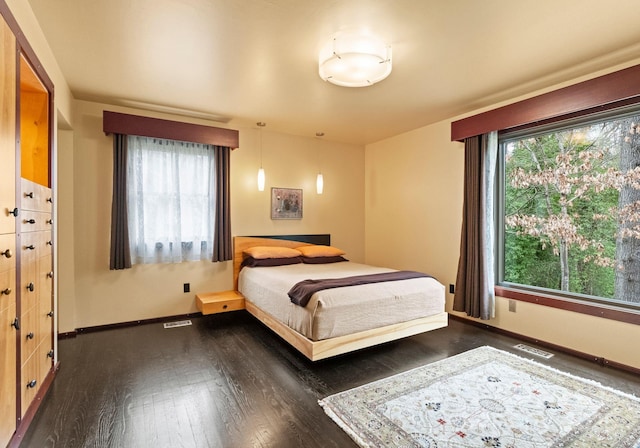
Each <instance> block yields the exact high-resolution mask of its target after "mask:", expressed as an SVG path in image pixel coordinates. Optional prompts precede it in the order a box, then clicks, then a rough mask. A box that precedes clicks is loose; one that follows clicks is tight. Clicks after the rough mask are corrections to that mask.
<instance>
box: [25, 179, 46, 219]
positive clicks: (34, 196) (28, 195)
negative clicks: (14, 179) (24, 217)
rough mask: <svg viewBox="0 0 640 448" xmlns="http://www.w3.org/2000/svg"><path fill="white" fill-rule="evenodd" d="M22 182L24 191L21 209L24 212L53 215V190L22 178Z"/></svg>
mask: <svg viewBox="0 0 640 448" xmlns="http://www.w3.org/2000/svg"><path fill="white" fill-rule="evenodd" d="M20 182H21V183H20V188H21V189H22V197H21V198H20V208H21V209H22V210H33V211H40V212H48V213H51V210H52V208H53V207H52V203H53V202H52V201H53V199H52V195H51V189H50V188H49V187H45V186H43V185H40V184H37V183H35V182H32V181H30V180H27V179H24V178H21V179H20Z"/></svg>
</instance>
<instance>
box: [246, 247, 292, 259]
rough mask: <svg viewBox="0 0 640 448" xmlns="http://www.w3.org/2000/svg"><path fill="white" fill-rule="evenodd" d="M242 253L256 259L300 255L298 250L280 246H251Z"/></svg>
mask: <svg viewBox="0 0 640 448" xmlns="http://www.w3.org/2000/svg"><path fill="white" fill-rule="evenodd" d="M242 253H243V254H244V255H246V256H249V257H253V258H256V259H263V258H292V257H299V256H300V255H301V254H300V251H299V250H296V249H292V248H290V247H281V246H253V247H249V248H248V249H245V250H244V251H243V252H242Z"/></svg>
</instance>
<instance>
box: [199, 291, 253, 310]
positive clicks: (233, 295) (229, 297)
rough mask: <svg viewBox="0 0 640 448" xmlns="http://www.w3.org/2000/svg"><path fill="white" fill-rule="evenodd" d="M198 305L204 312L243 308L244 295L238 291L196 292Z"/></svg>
mask: <svg viewBox="0 0 640 448" xmlns="http://www.w3.org/2000/svg"><path fill="white" fill-rule="evenodd" d="M196 306H197V307H198V309H199V310H200V312H201V313H202V314H216V313H226V312H227V311H235V310H243V309H244V296H243V295H242V294H240V293H239V292H238V291H221V292H205V293H202V294H196Z"/></svg>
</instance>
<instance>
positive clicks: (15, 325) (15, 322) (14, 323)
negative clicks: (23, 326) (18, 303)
mask: <svg viewBox="0 0 640 448" xmlns="http://www.w3.org/2000/svg"><path fill="white" fill-rule="evenodd" d="M11 326H12V327H13V328H15V329H16V330H19V329H20V321H19V320H18V318H17V317H16V318H15V319H13V322H11Z"/></svg>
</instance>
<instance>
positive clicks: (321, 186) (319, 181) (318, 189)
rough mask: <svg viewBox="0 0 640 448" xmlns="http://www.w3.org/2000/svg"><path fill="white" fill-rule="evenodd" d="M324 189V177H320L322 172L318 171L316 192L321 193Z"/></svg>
mask: <svg viewBox="0 0 640 448" xmlns="http://www.w3.org/2000/svg"><path fill="white" fill-rule="evenodd" d="M323 191H324V178H323V177H322V173H318V177H317V178H316V193H318V194H322V192H323Z"/></svg>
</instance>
